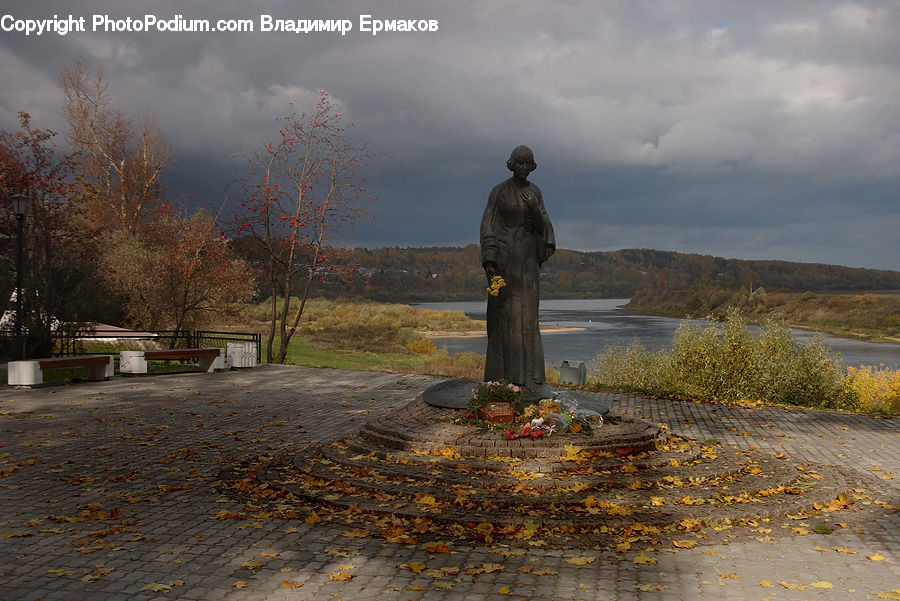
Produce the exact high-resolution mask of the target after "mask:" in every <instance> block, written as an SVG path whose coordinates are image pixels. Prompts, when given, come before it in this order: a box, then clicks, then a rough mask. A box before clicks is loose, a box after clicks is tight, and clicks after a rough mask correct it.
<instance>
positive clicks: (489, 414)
mask: <svg viewBox="0 0 900 601" xmlns="http://www.w3.org/2000/svg"><path fill="white" fill-rule="evenodd" d="M481 418H482V419H483V420H484V421H486V422H491V423H492V424H511V423H513V420H515V419H516V408H515V407H513V406H512V405H511V404H510V403H488V404H487V405H485V406H484V407H482V408H481Z"/></svg>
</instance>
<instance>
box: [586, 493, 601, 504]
mask: <svg viewBox="0 0 900 601" xmlns="http://www.w3.org/2000/svg"><path fill="white" fill-rule="evenodd" d="M598 505H600V503H599V502H598V501H597V499H595V498H594V495H589V496H587V497H585V499H584V506H585V507H597V506H598Z"/></svg>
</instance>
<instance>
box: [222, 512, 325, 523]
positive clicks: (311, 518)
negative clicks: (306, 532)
mask: <svg viewBox="0 0 900 601" xmlns="http://www.w3.org/2000/svg"><path fill="white" fill-rule="evenodd" d="M220 513H221V512H220ZM305 521H306V523H307V524H318V523H319V522H321V521H322V518H320V517H319V514H317V513H316V512H315V511H310V512H309V515H308V516H306V520H305Z"/></svg>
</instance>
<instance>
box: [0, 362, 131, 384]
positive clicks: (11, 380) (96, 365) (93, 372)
mask: <svg viewBox="0 0 900 601" xmlns="http://www.w3.org/2000/svg"><path fill="white" fill-rule="evenodd" d="M66 367H81V368H84V379H85V380H94V381H99V380H106V379H109V378H111V377H113V374H114V373H115V372H114V368H113V358H112V356H111V355H76V356H74V357H48V358H46V359H26V360H24V361H10V362H9V364H8V365H7V368H6V382H7V384H9V385H10V386H37V385H38V384H43V383H44V370H45V369H61V368H66Z"/></svg>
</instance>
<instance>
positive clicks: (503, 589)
mask: <svg viewBox="0 0 900 601" xmlns="http://www.w3.org/2000/svg"><path fill="white" fill-rule="evenodd" d="M497 594H499V595H512V591H511V590H510V589H509V587H508V586H501V587H500V590H499V591H497Z"/></svg>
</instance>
